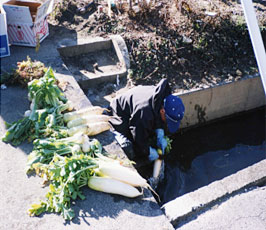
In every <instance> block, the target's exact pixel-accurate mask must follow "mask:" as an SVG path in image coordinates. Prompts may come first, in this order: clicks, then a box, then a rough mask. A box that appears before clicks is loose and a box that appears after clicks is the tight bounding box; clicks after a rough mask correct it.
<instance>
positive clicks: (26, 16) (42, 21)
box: [3, 0, 54, 47]
mask: <svg viewBox="0 0 266 230" xmlns="http://www.w3.org/2000/svg"><path fill="white" fill-rule="evenodd" d="M53 2H54V1H53V0H47V1H45V2H44V3H40V2H33V1H31V2H29V1H28V2H27V1H15V0H11V1H8V2H6V3H4V4H3V7H4V9H5V11H6V17H7V32H8V37H9V42H10V44H12V45H21V46H31V47H36V46H37V45H38V43H41V42H42V41H43V40H44V39H45V38H46V37H47V36H48V34H49V28H48V22H47V16H48V14H49V13H51V12H52V8H53Z"/></svg>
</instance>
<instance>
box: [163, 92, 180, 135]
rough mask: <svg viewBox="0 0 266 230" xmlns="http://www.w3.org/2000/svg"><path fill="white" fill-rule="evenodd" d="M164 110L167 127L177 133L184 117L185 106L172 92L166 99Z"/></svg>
mask: <svg viewBox="0 0 266 230" xmlns="http://www.w3.org/2000/svg"><path fill="white" fill-rule="evenodd" d="M164 110H165V117H166V121H167V127H168V130H169V132H170V133H175V132H176V131H177V130H178V128H179V125H180V122H181V120H182V119H183V117H184V113H185V106H184V104H183V102H182V100H181V98H179V97H178V96H174V95H172V94H170V95H169V96H167V97H166V98H165V99H164Z"/></svg>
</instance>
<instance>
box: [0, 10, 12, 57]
mask: <svg viewBox="0 0 266 230" xmlns="http://www.w3.org/2000/svg"><path fill="white" fill-rule="evenodd" d="M9 55H10V51H9V45H8V34H7V24H6V12H5V10H4V9H3V8H2V6H0V57H1V58H2V57H6V56H9Z"/></svg>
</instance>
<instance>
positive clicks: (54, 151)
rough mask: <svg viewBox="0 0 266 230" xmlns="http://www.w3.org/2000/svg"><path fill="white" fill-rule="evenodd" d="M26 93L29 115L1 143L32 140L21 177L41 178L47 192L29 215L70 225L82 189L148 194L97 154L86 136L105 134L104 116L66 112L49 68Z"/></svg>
mask: <svg viewBox="0 0 266 230" xmlns="http://www.w3.org/2000/svg"><path fill="white" fill-rule="evenodd" d="M28 90H29V93H28V97H29V100H30V101H31V105H30V110H29V111H26V112H25V116H24V117H23V118H21V119H20V120H18V121H16V122H13V123H12V124H7V125H8V127H9V128H8V130H7V132H6V133H5V135H4V137H3V138H2V140H3V141H5V142H9V143H11V144H13V145H18V144H20V143H22V142H23V141H24V140H26V139H28V140H29V141H33V150H32V152H31V153H30V154H29V156H28V160H27V165H26V173H27V174H29V173H32V172H33V173H36V174H37V175H39V176H40V177H42V178H43V179H44V184H45V185H49V190H48V192H47V194H46V196H45V199H44V200H42V201H40V203H38V204H32V205H31V208H30V209H29V210H28V213H29V215H30V216H38V215H40V214H41V213H43V212H56V213H60V214H61V215H62V216H63V218H64V219H66V220H71V219H72V218H73V217H74V216H75V213H74V211H73V209H72V208H71V204H72V201H73V200H76V199H78V198H79V199H82V200H83V199H85V196H84V195H83V194H82V191H81V188H82V187H84V186H88V187H89V188H91V189H93V190H97V191H101V192H106V193H111V194H118V195H122V196H126V197H130V198H133V197H137V196H140V195H142V194H143V188H149V189H151V187H150V186H149V184H148V183H147V181H146V180H145V179H144V178H142V177H141V176H140V175H139V174H138V173H137V172H136V171H134V170H133V169H131V168H129V167H126V166H123V165H122V164H123V163H124V162H122V161H120V160H118V159H113V158H111V157H110V156H109V155H108V154H107V153H105V152H103V148H102V146H101V143H100V142H99V141H98V140H97V139H95V138H94V137H91V136H95V135H97V134H99V133H101V132H104V131H106V130H108V129H110V125H109V123H108V120H109V118H110V117H109V116H107V115H103V114H102V113H103V111H104V110H105V109H104V108H101V107H99V106H94V107H90V108H85V109H82V110H78V111H71V110H73V107H72V106H71V103H70V102H69V101H68V100H67V99H66V98H65V97H64V94H63V93H62V91H61V90H60V89H59V87H58V86H57V82H56V79H55V76H54V74H53V71H52V69H51V68H49V69H48V70H47V71H46V72H45V74H44V76H43V77H41V78H40V79H34V80H33V81H31V82H29V84H28ZM151 190H152V189H151Z"/></svg>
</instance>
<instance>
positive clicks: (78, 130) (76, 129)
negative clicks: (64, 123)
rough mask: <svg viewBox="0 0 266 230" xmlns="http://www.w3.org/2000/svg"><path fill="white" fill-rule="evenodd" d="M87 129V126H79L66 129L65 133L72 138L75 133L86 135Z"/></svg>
mask: <svg viewBox="0 0 266 230" xmlns="http://www.w3.org/2000/svg"><path fill="white" fill-rule="evenodd" d="M88 128H89V127H88V125H80V126H76V127H73V128H71V129H68V131H67V133H68V135H69V136H74V135H75V134H77V133H81V134H87V133H88Z"/></svg>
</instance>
